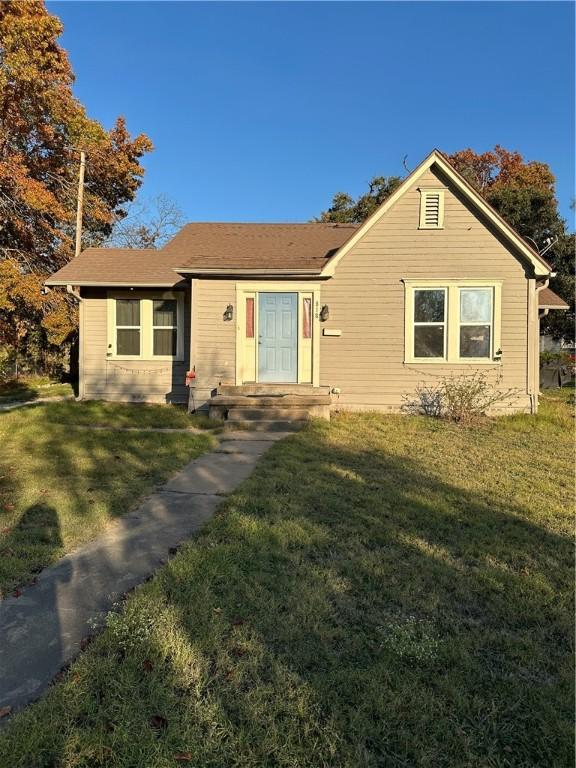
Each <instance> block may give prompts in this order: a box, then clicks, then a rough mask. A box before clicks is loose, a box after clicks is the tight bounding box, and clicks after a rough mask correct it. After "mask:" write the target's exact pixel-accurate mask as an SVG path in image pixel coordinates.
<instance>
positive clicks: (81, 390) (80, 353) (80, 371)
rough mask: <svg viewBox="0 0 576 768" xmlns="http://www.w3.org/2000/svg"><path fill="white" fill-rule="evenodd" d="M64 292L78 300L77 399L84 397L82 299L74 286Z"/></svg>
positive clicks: (67, 287) (68, 287) (69, 286)
mask: <svg viewBox="0 0 576 768" xmlns="http://www.w3.org/2000/svg"><path fill="white" fill-rule="evenodd" d="M66 293H69V294H70V295H71V296H73V297H74V298H75V299H76V300H77V302H78V400H83V399H84V299H83V298H82V296H80V290H79V289H77V290H74V286H72V285H67V286H66Z"/></svg>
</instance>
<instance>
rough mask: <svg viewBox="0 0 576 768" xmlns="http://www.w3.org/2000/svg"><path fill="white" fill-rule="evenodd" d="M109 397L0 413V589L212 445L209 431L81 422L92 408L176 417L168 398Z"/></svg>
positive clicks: (24, 577) (146, 417)
mask: <svg viewBox="0 0 576 768" xmlns="http://www.w3.org/2000/svg"><path fill="white" fill-rule="evenodd" d="M108 405H110V407H108V406H106V405H105V404H93V403H74V402H63V403H49V404H45V405H37V406H32V407H29V408H24V409H21V410H16V411H10V412H7V413H0V446H1V449H0V596H1V594H2V592H4V593H6V592H7V591H9V590H11V589H13V588H14V587H17V586H20V585H22V584H24V583H25V582H27V581H29V580H30V579H31V578H32V577H33V574H34V573H36V572H38V571H39V570H41V569H42V568H43V567H45V566H46V565H49V564H50V563H52V562H54V561H55V560H57V559H58V558H60V557H62V555H63V554H64V553H66V552H69V551H70V550H71V549H73V548H75V547H77V546H78V545H80V544H82V543H83V542H85V541H87V540H88V539H90V538H92V537H94V536H95V535H97V534H98V533H100V532H101V531H102V530H103V528H104V527H105V526H106V525H107V524H108V523H109V522H110V521H111V520H113V519H114V518H115V517H117V516H118V515H121V514H123V513H124V512H126V511H128V509H131V508H132V507H133V506H134V504H135V503H136V502H137V501H138V499H140V498H142V497H143V496H145V495H146V494H148V493H149V492H150V491H151V490H152V488H153V487H154V485H156V484H158V483H161V482H162V481H164V480H165V479H166V478H167V477H169V476H170V475H171V474H172V473H173V472H175V471H176V470H177V469H178V468H179V467H180V466H182V465H183V464H185V463H186V462H187V461H190V460H191V459H193V458H195V457H196V456H198V455H200V454H201V453H203V452H204V451H206V450H208V449H209V448H211V447H212V445H213V440H212V438H210V437H209V436H205V435H193V434H185V433H182V434H180V433H174V434H165V433H157V432H154V433H152V432H113V431H108V430H103V431H91V430H87V429H79V428H78V426H77V425H87V424H94V423H99V419H98V412H100V413H101V414H102V413H103V412H104V413H106V418H105V421H106V422H107V423H108V424H110V422H113V423H114V424H118V423H120V424H122V425H123V426H142V423H143V422H144V423H145V425H146V426H172V425H173V424H174V422H175V418H174V412H175V411H176V409H175V408H172V407H170V406H138V405H121V404H115V405H111V404H108ZM184 416H185V413H184ZM177 418H178V424H180V415H178V417H177Z"/></svg>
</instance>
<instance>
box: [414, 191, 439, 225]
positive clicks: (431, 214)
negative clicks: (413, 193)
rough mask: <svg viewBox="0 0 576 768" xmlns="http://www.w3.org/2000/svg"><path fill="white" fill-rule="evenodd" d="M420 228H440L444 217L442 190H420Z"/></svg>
mask: <svg viewBox="0 0 576 768" xmlns="http://www.w3.org/2000/svg"><path fill="white" fill-rule="evenodd" d="M420 195H421V198H420V229H441V228H442V226H443V223H444V222H443V219H444V190H442V189H421V190H420Z"/></svg>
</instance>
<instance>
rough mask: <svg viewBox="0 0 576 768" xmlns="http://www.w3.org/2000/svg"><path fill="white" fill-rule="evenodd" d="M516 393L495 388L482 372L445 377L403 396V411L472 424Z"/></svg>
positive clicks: (516, 391)
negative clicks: (436, 382)
mask: <svg viewBox="0 0 576 768" xmlns="http://www.w3.org/2000/svg"><path fill="white" fill-rule="evenodd" d="M516 394H518V390H515V389H506V390H500V389H496V387H494V385H493V384H491V383H490V382H489V381H488V379H487V377H486V374H485V373H482V372H475V373H472V374H462V375H459V376H445V377H444V378H442V379H440V382H439V383H438V384H435V385H427V384H419V385H418V386H417V387H416V391H415V393H414V395H405V396H404V404H403V410H404V411H406V412H408V413H412V414H423V415H425V416H434V417H436V418H444V419H448V420H449V421H454V422H458V423H469V422H471V421H475V420H476V419H478V418H480V417H481V416H485V415H486V413H487V412H488V411H489V410H490V409H491V408H492V407H493V406H495V405H496V404H498V403H500V404H503V403H506V402H508V401H510V399H511V398H512V397H513V396H514V395H516Z"/></svg>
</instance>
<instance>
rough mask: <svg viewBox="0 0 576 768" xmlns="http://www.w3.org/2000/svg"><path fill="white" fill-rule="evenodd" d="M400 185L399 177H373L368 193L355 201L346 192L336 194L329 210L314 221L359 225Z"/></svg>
mask: <svg viewBox="0 0 576 768" xmlns="http://www.w3.org/2000/svg"><path fill="white" fill-rule="evenodd" d="M401 183H402V179H401V178H400V177H399V176H375V177H374V178H373V179H372V180H371V181H370V182H369V184H368V191H367V192H365V193H364V194H363V195H360V196H359V197H358V199H357V200H354V198H352V197H350V195H348V194H346V192H337V193H336V194H335V195H334V197H333V198H332V205H331V206H330V208H328V210H326V211H322V213H321V214H320V216H318V218H317V219H316V221H321V222H335V223H337V224H360V223H362V222H363V221H365V220H366V219H367V218H368V217H369V216H371V215H372V214H373V213H374V211H375V210H376V209H377V208H378V207H379V206H380V205H382V203H383V202H384V201H385V200H386V198H388V197H390V195H391V194H392V193H393V192H394V190H395V189H397V188H398V187H399V186H400V184H401Z"/></svg>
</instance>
